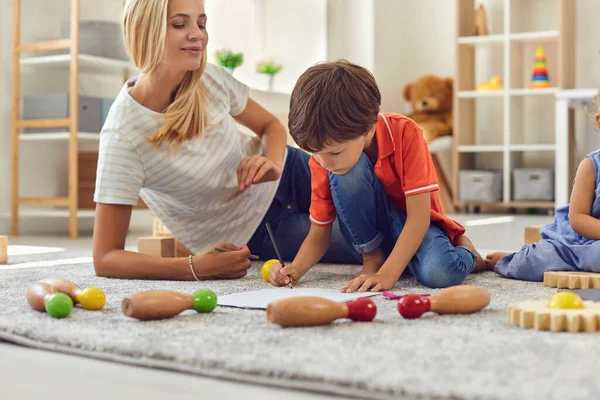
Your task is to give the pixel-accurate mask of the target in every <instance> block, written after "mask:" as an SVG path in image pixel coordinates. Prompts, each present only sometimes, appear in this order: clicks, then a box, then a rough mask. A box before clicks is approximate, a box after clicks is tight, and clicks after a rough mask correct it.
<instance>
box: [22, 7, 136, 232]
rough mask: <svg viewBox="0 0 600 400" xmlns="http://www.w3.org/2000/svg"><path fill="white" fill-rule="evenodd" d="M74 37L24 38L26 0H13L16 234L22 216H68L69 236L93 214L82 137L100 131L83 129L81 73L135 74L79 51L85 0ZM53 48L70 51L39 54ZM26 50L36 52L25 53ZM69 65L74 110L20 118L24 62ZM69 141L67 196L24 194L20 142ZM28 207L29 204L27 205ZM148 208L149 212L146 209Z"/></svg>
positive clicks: (122, 64)
mask: <svg viewBox="0 0 600 400" xmlns="http://www.w3.org/2000/svg"><path fill="white" fill-rule="evenodd" d="M70 3H71V13H70V26H71V32H70V37H69V38H67V39H58V40H47V41H41V42H34V43H21V35H20V34H21V0H13V58H12V69H13V72H12V73H13V78H12V114H11V120H12V129H11V154H12V157H11V158H12V187H11V192H12V206H11V233H12V235H14V236H16V235H18V234H19V218H21V217H35V218H38V217H51V218H68V219H69V237H71V238H73V239H75V238H77V236H78V219H80V218H93V217H94V215H95V212H94V210H80V209H79V208H78V207H79V204H78V200H79V198H78V196H79V195H78V190H79V177H78V151H79V145H80V143H81V142H83V141H87V142H89V141H92V142H98V140H99V132H95V133H90V132H78V127H79V116H78V113H79V112H78V110H79V74H80V73H81V72H92V73H111V74H115V73H122V76H123V78H124V79H127V78H128V77H129V76H131V75H133V74H134V73H135V71H136V69H135V67H134V66H133V65H132V64H131V63H129V62H126V61H121V60H116V59H109V58H103V57H97V56H92V55H87V54H80V53H79V18H80V0H70ZM48 51H68V53H66V54H54V55H39V54H40V53H43V52H48ZM25 54H34V55H33V56H26V55H25ZM26 66H30V67H31V68H40V67H46V68H53V67H56V68H68V69H69V89H68V92H69V113H68V117H67V118H54V119H30V120H24V119H21V110H20V106H21V87H20V79H21V67H26ZM27 128H44V129H56V132H50V133H40V134H35V133H21V130H22V129H27ZM36 141H39V142H49V141H57V142H66V143H67V146H68V192H67V196H64V197H22V196H21V195H20V194H19V159H20V151H22V150H21V146H20V143H21V142H36ZM22 206H25V207H22ZM144 212H147V211H144Z"/></svg>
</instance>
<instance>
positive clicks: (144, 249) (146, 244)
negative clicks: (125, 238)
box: [137, 237, 175, 257]
mask: <svg viewBox="0 0 600 400" xmlns="http://www.w3.org/2000/svg"><path fill="white" fill-rule="evenodd" d="M137 244H138V253H140V254H146V255H148V256H154V257H175V238H173V237H142V238H139V239H138V243H137Z"/></svg>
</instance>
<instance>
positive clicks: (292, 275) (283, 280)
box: [269, 263, 306, 286]
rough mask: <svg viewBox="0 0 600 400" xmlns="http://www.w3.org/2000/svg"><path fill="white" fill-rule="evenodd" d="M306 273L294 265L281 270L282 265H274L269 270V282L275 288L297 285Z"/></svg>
mask: <svg viewBox="0 0 600 400" xmlns="http://www.w3.org/2000/svg"><path fill="white" fill-rule="evenodd" d="M305 273H306V270H304V269H301V268H299V267H296V266H295V265H294V264H288V265H286V266H285V267H283V268H281V264H279V263H277V264H273V266H271V269H270V270H269V282H271V285H273V286H287V285H288V284H289V283H290V282H291V283H292V284H295V283H297V282H298V281H299V280H300V278H302V276H303V275H304V274H305Z"/></svg>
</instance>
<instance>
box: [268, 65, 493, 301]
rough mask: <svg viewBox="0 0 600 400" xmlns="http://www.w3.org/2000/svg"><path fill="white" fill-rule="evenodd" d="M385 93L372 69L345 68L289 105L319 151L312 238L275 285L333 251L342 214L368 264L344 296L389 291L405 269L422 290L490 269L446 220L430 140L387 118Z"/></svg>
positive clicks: (309, 145)
mask: <svg viewBox="0 0 600 400" xmlns="http://www.w3.org/2000/svg"><path fill="white" fill-rule="evenodd" d="M380 104H381V94H380V92H379V89H378V87H377V83H376V82H375V78H374V77H373V75H372V74H371V73H370V72H369V71H368V70H366V69H364V68H362V67H360V66H358V65H354V64H352V63H349V62H347V61H338V62H332V63H321V64H317V65H315V66H313V67H311V68H309V69H308V70H307V71H306V72H305V73H304V74H302V76H300V78H299V79H298V82H297V83H296V86H295V88H294V90H293V92H292V96H291V101H290V114H289V129H290V134H291V135H292V137H293V138H294V140H295V141H296V143H297V144H298V146H300V148H302V149H304V150H306V151H309V152H311V153H312V157H311V159H310V161H309V166H310V170H311V182H312V196H311V205H310V220H311V222H312V224H311V227H310V230H309V233H308V235H307V237H306V239H305V240H304V243H303V244H302V246H301V247H300V250H299V251H298V254H297V255H296V257H295V258H294V261H293V262H292V263H291V264H288V265H286V266H285V268H281V266H280V265H275V266H273V267H272V268H271V271H270V275H269V278H270V281H271V283H272V284H273V285H278V286H281V285H285V284H288V283H290V282H291V283H295V282H297V281H298V280H299V279H300V278H301V277H302V276H303V275H304V274H305V273H306V272H307V271H308V270H309V269H310V268H311V267H312V266H313V265H314V264H316V263H317V262H318V261H319V260H320V259H321V257H322V256H323V254H324V253H325V252H326V251H327V248H328V246H329V241H330V237H331V226H332V223H333V221H334V220H335V218H336V216H337V218H338V220H339V224H340V227H341V230H342V233H343V235H344V238H345V239H346V241H347V242H348V244H349V245H350V246H351V248H353V249H354V250H355V251H356V252H358V253H359V254H362V256H363V268H362V271H361V272H360V273H359V274H358V275H357V276H355V277H354V278H352V279H351V280H350V282H349V283H348V284H347V285H346V287H344V288H343V289H342V291H345V292H354V291H356V290H359V291H361V292H364V291H367V290H369V289H370V290H371V291H381V290H389V289H391V288H392V287H393V286H394V285H395V284H396V282H397V281H398V279H399V277H400V275H402V273H403V272H404V271H405V269H406V268H408V270H409V271H410V273H412V275H413V276H415V277H416V279H417V280H418V281H419V282H420V283H422V284H423V285H426V286H429V287H432V288H442V287H447V286H453V285H458V284H460V283H461V282H462V281H463V280H464V279H465V277H466V276H467V275H469V274H470V273H471V272H473V271H474V270H475V271H479V270H483V269H484V268H485V266H484V263H483V260H482V258H481V256H480V255H479V253H478V252H477V251H476V249H475V247H474V246H473V244H472V243H471V241H470V240H469V239H468V238H467V237H466V236H464V233H465V229H464V228H463V227H462V226H461V225H460V224H458V223H457V222H456V221H454V220H452V219H450V218H448V217H446V216H445V215H444V214H443V213H442V209H441V205H440V201H439V198H438V195H437V190H438V189H439V188H438V184H437V178H436V174H435V169H434V166H433V162H432V160H431V155H430V153H429V149H428V147H427V143H426V142H425V140H424V138H423V132H422V131H421V129H420V128H419V127H418V126H417V124H415V123H414V122H413V121H412V120H410V119H408V118H407V117H404V116H402V115H399V114H392V113H386V114H381V113H379V107H380Z"/></svg>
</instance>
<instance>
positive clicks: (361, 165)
mask: <svg viewBox="0 0 600 400" xmlns="http://www.w3.org/2000/svg"><path fill="white" fill-rule="evenodd" d="M329 181H330V183H331V194H332V197H333V201H334V203H335V209H336V211H337V214H338V220H339V221H340V227H341V231H342V234H343V235H344V237H345V238H346V241H347V242H348V243H349V244H350V245H351V246H352V247H353V248H354V249H355V250H356V251H357V252H358V253H361V254H363V253H368V252H371V251H373V250H375V249H376V248H378V247H381V249H382V250H383V251H384V253H385V254H386V255H388V256H389V254H390V253H391V252H392V249H393V248H394V245H395V244H396V241H397V240H398V237H399V236H400V232H402V229H403V228H404V225H405V224H406V212H404V211H402V210H400V209H399V208H397V207H396V206H394V205H392V204H390V202H389V201H388V198H387V195H386V194H385V192H384V190H383V187H382V186H381V183H380V182H379V179H378V178H377V176H376V175H375V171H374V170H373V165H372V164H371V162H370V161H369V159H368V158H367V156H366V155H365V154H362V155H361V157H360V159H359V160H358V162H357V163H356V165H355V166H354V167H352V169H351V170H350V171H348V172H347V173H346V174H344V175H335V174H333V173H331V172H330V173H329ZM475 261H476V256H475V255H474V254H473V253H472V252H471V251H470V250H468V249H466V248H464V247H454V246H453V245H452V243H450V239H449V238H448V235H447V233H446V231H445V230H444V229H442V228H441V226H440V225H438V224H437V223H431V225H430V226H429V229H428V230H427V233H426V234H425V237H424V239H423V241H422V243H421V246H420V247H419V249H418V250H417V252H416V253H415V255H414V256H413V258H412V260H411V261H410V263H409V264H408V267H407V269H408V271H409V272H410V273H411V274H412V275H413V276H414V277H415V278H416V279H417V281H419V282H420V283H421V284H423V285H425V286H429V287H431V288H443V287H448V286H454V285H458V284H460V283H461V282H462V281H463V280H464V279H465V278H466V276H467V275H469V274H470V273H471V272H472V271H473V268H474V266H475Z"/></svg>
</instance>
